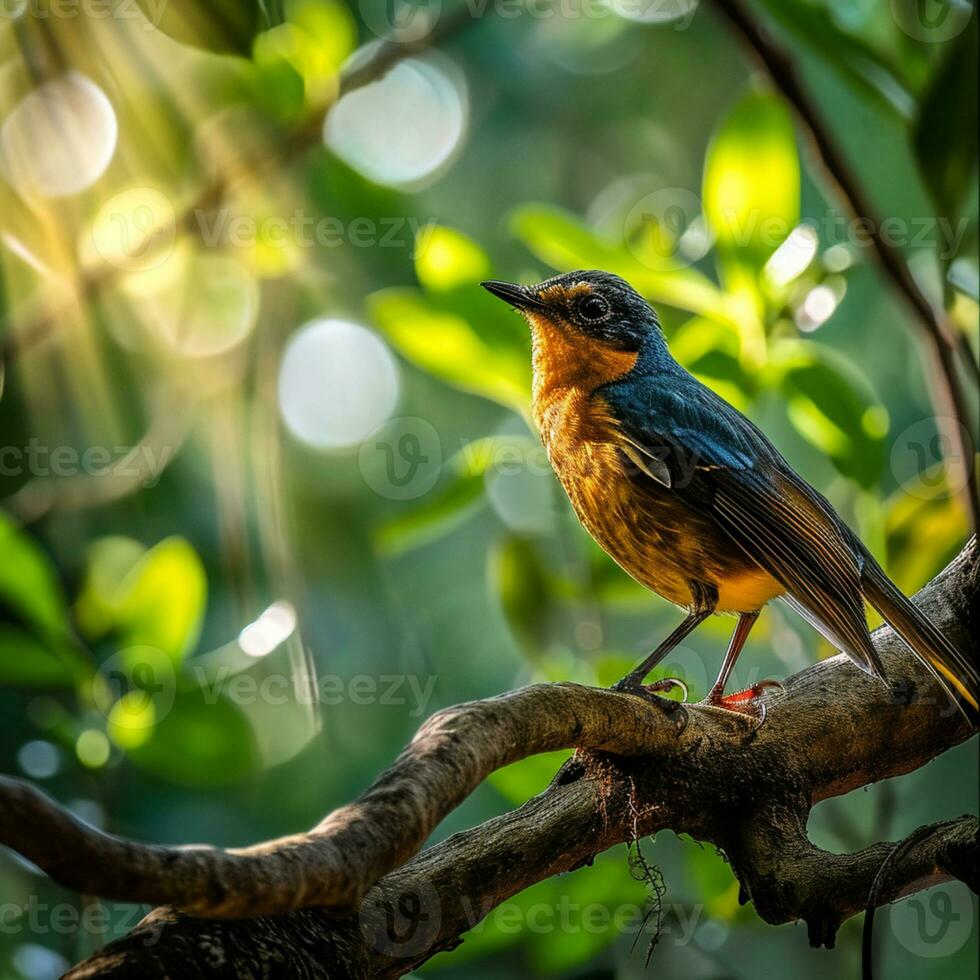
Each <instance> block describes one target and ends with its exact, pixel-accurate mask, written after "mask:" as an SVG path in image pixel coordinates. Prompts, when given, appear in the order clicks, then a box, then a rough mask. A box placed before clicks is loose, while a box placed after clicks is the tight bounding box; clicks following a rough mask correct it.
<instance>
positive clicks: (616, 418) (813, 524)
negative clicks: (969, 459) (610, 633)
mask: <svg viewBox="0 0 980 980" xmlns="http://www.w3.org/2000/svg"><path fill="white" fill-rule="evenodd" d="M481 285H482V286H483V288H484V289H486V290H487V291H488V292H490V293H491V294H493V295H494V296H496V297H497V298H499V299H501V300H503V301H504V302H506V303H508V304H509V305H511V306H512V307H513V308H514V309H515V310H517V311H518V312H519V313H520V314H521V315H522V316H523V317H524V319H525V320H526V321H527V323H528V325H529V326H530V331H531V360H532V374H533V380H532V410H533V412H532V414H533V418H534V421H535V424H536V427H537V429H538V431H539V434H540V436H541V440H542V442H543V444H544V447H545V450H546V452H547V455H548V459H549V461H550V463H551V466H552V468H553V469H554V471H555V473H556V475H557V477H558V480H559V482H560V483H561V484H562V486H563V487H564V490H565V492H566V494H567V495H568V497H569V499H570V501H571V504H572V507H573V509H574V511H575V513H576V515H577V516H578V519H579V521H580V522H581V523H582V525H583V526H584V527H585V529H586V530H587V531H588V532H589V533H590V534H591V536H592V537H593V538H594V539H595V540H596V542H597V543H598V544H599V545H600V546H601V547H602V548H603V549H604V550H605V551H606V552H607V553H608V554H609V555H610V556H611V557H612V558H613V559H614V560H615V561H616V562H617V563H618V564H619V565H620V566H621V567H622V568H623V569H625V571H626V572H628V573H629V574H630V575H631V576H632V577H633V578H634V579H636V580H637V581H639V582H640V583H641V584H642V585H644V586H646V587H647V588H648V589H650V590H652V591H653V592H655V593H657V594H659V595H661V596H663V597H664V598H665V599H667V600H669V601H670V602H671V603H674V604H675V605H677V606H679V607H681V608H682V609H684V610H685V611H686V613H687V615H686V616H685V618H684V619H683V621H682V622H681V623H680V624H679V625H678V626H677V627H676V628H675V629H674V630H673V631H672V632H671V633H670V634H669V636H667V637H666V639H664V640H663V642H662V643H660V644H659V646H657V648H656V649H655V650H653V651H652V652H651V653H650V654H649V656H647V657H646V658H645V659H644V660H643V661H642V663H640V664H639V665H638V666H637V667H636V668H635V669H634V670H632V671H631V672H630V673H629V674H627V675H626V676H625V677H624V678H623V679H622V680H620V681H619V682H618V683H617V684H616V685H614V689H616V690H618V691H624V692H627V693H633V694H639V695H642V696H648V697H652V698H653V700H655V701H657V702H658V703H661V704H662V705H664V706H666V705H668V704H669V705H671V706H673V707H674V708H676V704H677V702H674V701H670V700H668V699H663V698H660V697H658V696H657V692H664V691H667V690H670V689H671V688H672V687H675V686H683V685H682V683H681V682H680V681H678V680H677V679H675V678H665V679H663V680H661V681H657V682H653V683H650V684H645V683H644V681H645V680H646V678H647V677H648V676H649V674H650V672H651V671H652V670H653V669H654V667H656V665H657V664H658V663H659V662H660V661H662V660H663V658H664V657H666V656H667V655H668V654H669V653H670V652H671V650H673V649H674V648H675V647H676V646H677V645H678V644H679V643H680V642H681V641H682V640H684V638H685V637H687V636H688V635H689V634H691V633H692V632H693V631H694V630H695V629H696V628H697V627H698V626H699V625H700V624H701V623H703V622H704V621H705V620H706V619H707V618H708V617H709V616H711V615H713V614H734V615H735V616H737V621H736V624H735V627H734V630H733V633H732V635H731V640H730V642H729V644H728V648H727V651H726V653H725V655H724V658H723V661H722V665H721V669H720V672H719V674H718V678H717V680H716V681H715V683H714V684H713V685H712V687H711V689H710V690H709V691H708V693H707V696H706V697H705V698H704V700H703V701H702V702H701V704H702V705H708V706H710V707H712V708H718V709H724V710H727V711H729V712H734V713H736V714H739V715H742V716H745V717H748V718H749V719H750V720H752V721H753V722H754V724H755V725H756V726H758V725H761V724H762V723H763V722H764V721H765V716H766V704H765V694H766V689H767V688H769V687H772V686H775V687H780V686H781V685H780V684H779V683H778V682H775V681H762V682H760V683H758V684H755V685H753V686H752V687H750V688H748V689H747V690H745V691H740V692H736V693H734V694H730V695H726V694H725V688H726V685H727V683H728V681H729V679H730V675H731V672H732V669H733V668H734V666H735V663H736V661H737V659H738V656H739V654H740V652H741V650H742V647H743V646H744V644H745V641H746V639H747V638H748V636H749V633H750V632H751V630H752V627H753V626H754V625H755V623H756V622H757V620H758V618H759V615H760V612H761V611H762V609H763V607H764V606H766V604H767V603H769V602H770V601H772V600H774V599H777V598H779V599H782V600H784V601H785V602H787V603H788V604H789V605H790V606H791V607H792V608H793V609H794V610H796V612H797V613H799V614H800V615H801V616H802V617H803V618H804V619H805V620H806V621H807V622H809V623H810V625H811V626H813V627H815V628H816V629H817V630H818V631H819V632H820V633H821V634H823V636H824V637H825V638H826V639H827V640H829V641H830V643H832V644H833V645H834V646H835V647H836V648H837V649H839V650H841V651H843V652H844V653H846V654H847V655H848V656H849V657H850V659H851V660H852V661H853V662H854V663H855V664H856V665H857V666H858V667H859V668H860V669H861V670H863V671H865V672H866V673H868V674H870V675H872V676H873V677H876V678H878V679H879V680H881V681H882V682H885V683H888V682H887V679H886V676H885V671H884V668H883V666H882V663H881V659H880V657H879V655H878V652H877V650H876V649H875V646H874V643H873V642H872V639H871V635H870V632H869V629H868V624H867V618H866V610H865V603H866V602H868V603H870V604H871V605H872V606H873V607H874V608H875V609H876V610H877V611H878V612H879V613H880V614H881V616H882V617H883V618H884V619H885V620H886V621H887V622H888V623H889V624H890V626H891V627H892V628H893V629H894V630H895V632H896V633H897V634H898V635H899V636H900V637H901V638H902V640H903V641H904V642H905V644H906V645H907V646H909V647H910V648H911V650H912V651H913V653H914V654H915V655H916V657H918V659H919V660H921V661H922V663H923V664H924V665H925V666H926V667H927V668H928V669H929V671H931V673H932V674H933V676H934V677H935V678H936V680H937V681H938V682H939V684H940V685H941V686H942V688H943V689H944V690H945V692H946V693H947V695H948V696H949V697H950V698H951V699H952V701H953V702H954V703H955V704H956V706H957V707H958V708H959V709H960V711H961V712H962V713H963V714H964V715H965V716H966V718H967V719H968V720H969V721H970V722H971V724H973V725H974V726H976V725H977V723H978V721H980V714H978V708H977V700H978V687H980V684H978V671H977V668H976V666H975V665H974V664H973V663H971V661H970V660H969V659H968V658H967V657H966V656H965V655H964V654H963V653H961V652H960V651H959V650H957V649H956V647H955V646H954V645H953V644H952V643H951V642H950V640H949V639H948V638H947V637H946V636H945V635H944V634H943V633H942V632H941V631H940V630H939V629H938V628H937V627H936V626H935V625H934V624H933V623H932V622H931V621H930V620H929V619H928V618H927V617H926V615H925V614H924V613H923V612H922V611H921V610H920V609H919V608H918V607H917V606H916V605H915V604H914V603H913V602H912V601H911V600H910V599H909V598H908V597H907V596H906V595H905V594H904V593H903V592H902V591H901V590H900V589H899V588H898V586H896V585H895V583H894V582H892V581H891V579H890V578H889V577H888V575H887V574H886V573H885V572H884V571H883V569H882V568H881V566H880V565H879V563H878V562H877V561H876V560H875V558H874V557H873V556H872V555H871V553H870V552H869V551H868V549H867V548H866V547H865V546H864V544H863V543H862V542H861V540H860V539H859V538H858V536H857V535H856V534H855V533H854V532H853V531H852V530H851V529H850V528H849V527H848V525H847V524H846V523H845V522H844V520H843V519H842V518H841V517H840V516H839V515H838V514H837V512H836V511H835V510H834V508H833V506H832V505H831V504H830V502H829V501H828V500H827V499H826V498H825V497H823V496H822V495H821V494H820V493H819V492H818V491H817V490H816V489H814V488H813V487H812V486H810V484H809V483H807V482H806V480H804V479H803V477H801V476H800V475H799V474H798V473H797V472H796V471H795V470H794V469H793V468H792V466H791V465H790V464H789V463H788V462H787V461H786V459H785V458H784V457H783V456H782V455H781V454H780V452H779V451H778V450H777V449H776V447H775V446H774V445H773V444H772V442H770V440H769V439H768V438H767V437H766V436H765V435H764V434H763V432H762V431H761V430H760V429H759V428H758V427H757V426H756V425H755V424H754V423H753V422H751V421H750V420H749V419H748V418H747V417H746V416H745V415H743V414H742V413H741V412H739V411H738V410H737V409H736V408H734V406H732V405H730V404H729V403H728V402H727V401H725V400H724V399H723V398H722V397H721V396H720V395H718V394H717V393H716V392H714V391H713V390H712V389H710V388H709V387H707V386H706V385H704V384H703V383H702V382H700V381H699V380H698V379H697V378H695V377H694V376H693V375H692V374H691V373H690V372H688V371H687V370H686V369H685V368H684V367H683V366H682V365H681V364H679V363H678V362H677V361H676V360H675V359H674V357H673V356H672V354H671V353H670V351H669V349H668V346H667V342H666V338H665V336H664V333H663V330H662V328H661V324H660V320H659V317H658V316H657V313H656V312H655V311H654V309H653V308H652V307H651V306H650V304H649V303H648V302H647V301H646V300H645V299H644V298H643V297H642V296H641V295H640V294H639V293H638V292H637V291H636V290H635V289H633V287H632V286H630V285H629V283H627V282H626V281H625V280H623V279H622V278H620V277H619V276H616V275H614V274H612V273H609V272H603V271H600V270H586V271H578V272H569V273H565V274H562V275H558V276H554V277H553V278H550V279H546V280H545V281H543V282H540V283H538V284H536V285H530V286H524V285H518V284H516V283H510V282H504V281H501V280H495V279H491V280H486V281H484V282H482V283H481ZM685 696H686V693H685Z"/></svg>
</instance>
